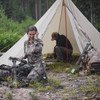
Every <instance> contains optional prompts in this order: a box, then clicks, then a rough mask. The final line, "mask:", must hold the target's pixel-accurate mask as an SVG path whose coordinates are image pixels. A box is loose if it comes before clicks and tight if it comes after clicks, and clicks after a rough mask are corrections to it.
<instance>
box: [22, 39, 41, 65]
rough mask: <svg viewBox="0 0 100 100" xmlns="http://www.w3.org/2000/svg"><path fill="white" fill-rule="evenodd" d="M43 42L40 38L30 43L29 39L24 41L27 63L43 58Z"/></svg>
mask: <svg viewBox="0 0 100 100" xmlns="http://www.w3.org/2000/svg"><path fill="white" fill-rule="evenodd" d="M42 47H43V42H42V40H40V39H35V40H34V41H33V42H32V43H30V42H29V40H27V41H25V43H24V53H25V58H28V63H30V64H34V63H36V62H39V61H40V60H42V59H43V57H42Z"/></svg>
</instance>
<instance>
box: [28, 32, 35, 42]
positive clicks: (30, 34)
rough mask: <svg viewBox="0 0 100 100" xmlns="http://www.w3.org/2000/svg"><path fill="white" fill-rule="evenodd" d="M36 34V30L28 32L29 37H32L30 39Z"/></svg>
mask: <svg viewBox="0 0 100 100" xmlns="http://www.w3.org/2000/svg"><path fill="white" fill-rule="evenodd" d="M35 34H36V31H29V32H28V36H29V39H30V40H33V39H34V36H35Z"/></svg>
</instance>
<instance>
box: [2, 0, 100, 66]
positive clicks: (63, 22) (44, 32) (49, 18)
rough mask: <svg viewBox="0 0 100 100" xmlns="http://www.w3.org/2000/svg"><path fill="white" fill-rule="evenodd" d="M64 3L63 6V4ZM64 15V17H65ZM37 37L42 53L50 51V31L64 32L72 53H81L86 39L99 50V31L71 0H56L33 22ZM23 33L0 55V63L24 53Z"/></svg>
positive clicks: (51, 49) (25, 38) (7, 63)
mask: <svg viewBox="0 0 100 100" xmlns="http://www.w3.org/2000/svg"><path fill="white" fill-rule="evenodd" d="M64 4H65V6H64ZM65 17H66V18H65ZM35 26H36V27H37V29H38V31H39V38H40V39H42V40H43V42H44V47H43V54H47V53H52V52H53V48H54V46H55V41H51V34H52V32H59V33H60V34H64V35H65V36H67V38H68V39H69V40H70V42H71V44H72V46H73V50H74V53H81V52H82V51H83V49H84V47H85V45H86V43H87V42H88V41H91V43H92V44H93V47H94V48H95V49H96V50H97V51H99V52H100V45H99V43H100V33H99V32H98V31H97V30H96V29H95V27H94V26H93V25H92V24H91V23H90V22H89V21H88V20H87V19H86V17H85V16H84V15H83V14H82V13H81V12H80V11H79V10H78V8H77V7H76V6H75V5H74V4H73V2H72V1H71V0H64V3H63V0H56V2H55V3H54V4H53V5H52V6H51V8H50V9H49V10H48V11H47V12H46V13H45V14H44V15H43V16H42V17H41V19H40V20H39V21H38V22H37V23H36V24H35ZM27 39H28V37H27V34H25V35H24V36H23V37H22V38H21V39H20V40H19V41H18V42H17V43H16V44H15V45H14V46H13V47H12V48H10V49H9V50H8V51H7V52H6V53H5V54H4V55H3V56H1V57H0V65H2V64H5V65H9V64H10V63H9V60H8V58H9V57H10V56H11V57H20V56H22V55H23V54H24V50H23V49H24V41H26V40H27Z"/></svg>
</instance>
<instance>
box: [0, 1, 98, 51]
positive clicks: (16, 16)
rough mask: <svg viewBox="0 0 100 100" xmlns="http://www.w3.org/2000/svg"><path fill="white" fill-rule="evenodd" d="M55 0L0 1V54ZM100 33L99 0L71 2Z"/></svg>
mask: <svg viewBox="0 0 100 100" xmlns="http://www.w3.org/2000/svg"><path fill="white" fill-rule="evenodd" d="M55 1H56V0H0V52H6V51H7V50H8V49H9V48H10V47H12V46H13V45H14V44H15V43H16V42H17V41H18V40H19V39H20V38H21V37H22V36H23V35H24V34H25V33H26V31H27V28H28V27H29V26H30V25H34V24H35V23H36V22H37V21H38V20H39V19H40V18H41V17H42V15H43V14H44V13H45V12H46V11H47V10H48V9H49V8H50V7H51V5H52V4H53V3H54V2H55ZM72 1H73V2H74V4H75V5H76V6H77V7H78V8H79V10H80V11H81V12H82V13H83V14H84V15H85V16H86V17H87V19H88V20H89V21H90V22H91V23H92V24H93V25H94V27H96V29H97V30H98V31H100V0H72Z"/></svg>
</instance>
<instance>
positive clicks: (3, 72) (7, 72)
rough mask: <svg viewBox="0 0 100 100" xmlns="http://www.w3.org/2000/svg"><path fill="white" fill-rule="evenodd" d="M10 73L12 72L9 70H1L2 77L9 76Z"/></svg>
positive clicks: (0, 75)
mask: <svg viewBox="0 0 100 100" xmlns="http://www.w3.org/2000/svg"><path fill="white" fill-rule="evenodd" d="M9 75H10V72H9V71H7V70H0V79H1V78H7V77H8V76H9Z"/></svg>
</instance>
